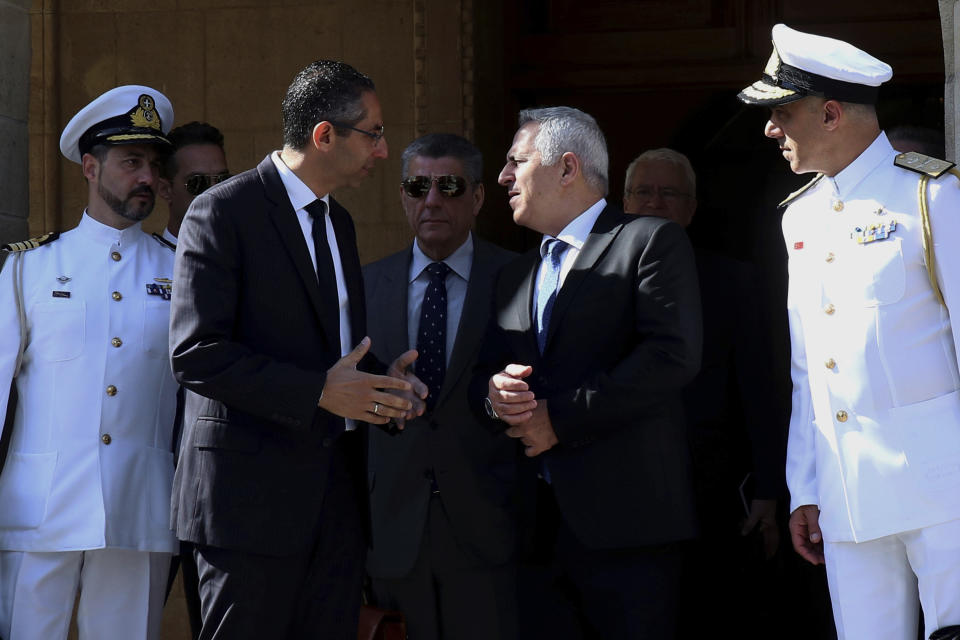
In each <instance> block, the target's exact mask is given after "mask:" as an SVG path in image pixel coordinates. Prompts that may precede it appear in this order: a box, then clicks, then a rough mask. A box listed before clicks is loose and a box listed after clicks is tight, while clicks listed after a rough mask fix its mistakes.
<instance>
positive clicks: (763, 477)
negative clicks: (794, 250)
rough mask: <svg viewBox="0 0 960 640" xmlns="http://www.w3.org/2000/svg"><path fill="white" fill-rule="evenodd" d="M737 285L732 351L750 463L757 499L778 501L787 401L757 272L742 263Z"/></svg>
mask: <svg viewBox="0 0 960 640" xmlns="http://www.w3.org/2000/svg"><path fill="white" fill-rule="evenodd" d="M737 266H738V268H739V269H738V273H737V276H738V278H737V282H735V283H731V285H735V289H734V291H735V296H736V297H735V299H734V300H733V304H734V305H735V306H736V308H735V309H734V310H733V313H735V314H736V318H737V324H736V327H735V330H736V336H735V340H736V343H735V345H734V353H733V367H734V375H735V376H736V386H737V396H738V399H739V401H740V406H741V407H742V409H743V420H744V422H745V427H746V432H747V436H748V438H749V441H750V453H751V460H752V462H753V471H754V474H755V476H756V489H755V492H754V497H756V498H766V499H772V498H773V499H775V498H780V497H782V496H783V495H784V489H785V486H784V475H783V467H784V460H785V457H786V438H787V424H788V414H787V408H786V406H785V405H786V398H784V397H782V396H781V394H780V393H778V389H777V384H776V376H774V375H772V374H771V372H772V371H774V370H775V369H774V364H773V362H772V358H771V353H772V351H773V344H772V343H773V339H772V336H771V335H770V331H768V330H767V325H765V324H764V323H763V322H762V315H761V313H760V312H759V311H758V309H757V304H756V300H758V299H759V298H760V297H761V296H762V293H761V292H760V290H759V286H758V284H757V277H756V272H755V271H754V269H753V268H752V267H751V266H750V265H747V264H741V263H737Z"/></svg>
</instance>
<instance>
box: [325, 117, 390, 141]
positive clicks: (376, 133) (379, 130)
mask: <svg viewBox="0 0 960 640" xmlns="http://www.w3.org/2000/svg"><path fill="white" fill-rule="evenodd" d="M327 122H329V123H330V124H332V125H333V126H334V127H337V128H340V129H350V131H356V132H357V133H362V134H363V135H365V136H367V137H368V138H370V139H371V140H373V144H374V145H376V144H377V143H379V142H380V141H381V140H382V139H383V134H384V131H383V125H382V124H378V125H377V126H375V127H374V128H373V131H364V130H363V129H357V128H356V127H351V126H350V125H348V124H344V123H343V122H338V121H337V120H327Z"/></svg>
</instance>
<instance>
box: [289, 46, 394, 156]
mask: <svg viewBox="0 0 960 640" xmlns="http://www.w3.org/2000/svg"><path fill="white" fill-rule="evenodd" d="M374 90H375V88H374V86H373V80H371V79H370V78H368V77H367V76H365V75H363V74H362V73H360V72H359V71H357V70H356V69H354V68H353V67H351V66H350V65H348V64H345V63H343V62H337V61H336V60H317V61H316V62H314V63H311V64H310V65H308V66H307V68H306V69H304V70H303V71H301V72H300V73H298V74H297V76H296V77H295V78H294V79H293V82H291V83H290V87H289V88H288V89H287V95H285V96H284V97H283V106H282V110H283V144H284V145H285V146H287V147H291V148H293V149H302V148H303V147H304V146H306V144H307V141H308V140H309V139H310V133H311V132H312V131H313V128H314V127H315V126H316V124H317V123H318V122H323V121H324V120H337V121H339V122H342V123H343V124H347V125H354V124H356V123H358V122H360V121H361V120H363V118H364V117H365V116H366V113H365V111H364V109H363V105H362V104H361V102H360V99H361V97H362V96H363V94H364V92H367V91H374ZM334 129H335V130H336V132H337V135H338V136H345V135H349V134H350V133H351V131H350V129H343V128H342V127H334Z"/></svg>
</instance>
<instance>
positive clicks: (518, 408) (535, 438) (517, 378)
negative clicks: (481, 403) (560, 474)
mask: <svg viewBox="0 0 960 640" xmlns="http://www.w3.org/2000/svg"><path fill="white" fill-rule="evenodd" d="M531 373H533V367H531V366H530V365H522V364H508V365H507V366H506V367H504V369H503V371H501V372H500V373H497V374H495V375H494V376H493V377H491V378H490V382H489V383H488V385H487V397H488V398H490V402H491V403H492V404H493V410H494V411H496V412H497V415H499V416H500V419H501V420H503V421H504V422H506V423H507V424H508V425H510V426H509V427H507V430H506V434H507V435H508V436H509V437H511V438H519V439H520V441H521V442H522V443H523V444H524V447H525V448H524V453H526V454H527V455H528V456H530V457H533V456H538V455H540V454H541V453H543V452H544V451H547V450H549V449H550V448H552V447H553V446H554V445H555V444H557V442H558V440H557V435H556V433H554V431H553V424H551V422H550V413H549V412H548V411H547V401H546V400H539V401H538V400H537V399H536V398H535V397H534V394H533V392H532V391H530V386H529V385H528V384H527V383H526V381H525V380H524V378H526V377H527V376H529V375H530V374H531Z"/></svg>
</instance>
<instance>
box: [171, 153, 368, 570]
mask: <svg viewBox="0 0 960 640" xmlns="http://www.w3.org/2000/svg"><path fill="white" fill-rule="evenodd" d="M330 215H331V219H332V220H333V222H334V226H335V228H336V235H337V242H338V245H339V249H340V258H341V261H342V263H343V270H344V275H345V278H346V284H347V289H348V293H349V299H350V311H351V313H350V317H351V330H352V335H353V337H354V338H355V340H356V341H357V342H359V340H360V339H361V338H362V337H363V336H364V335H365V324H366V322H365V315H366V311H365V307H364V295H363V280H362V277H361V273H360V261H359V258H358V256H357V249H356V236H355V232H354V228H353V222H352V221H351V219H350V216H349V214H348V213H347V212H346V210H345V209H343V207H341V206H340V205H339V204H337V203H336V201H334V200H333V199H332V198H331V199H330ZM174 282H175V285H174V287H173V289H174V291H173V300H172V307H171V319H170V350H171V358H172V363H173V370H174V374H175V375H176V378H177V380H178V381H179V382H180V383H181V384H182V385H183V386H184V387H185V388H186V389H187V393H186V407H185V416H184V435H183V444H182V447H181V450H180V460H179V464H178V466H177V470H176V474H175V475H174V486H173V498H172V525H173V526H174V528H175V530H176V533H177V536H178V537H179V538H180V539H182V540H187V541H190V542H194V543H197V544H203V545H211V546H216V547H222V548H226V549H232V550H238V551H248V552H256V553H262V554H277V555H282V554H285V553H295V552H303V551H304V550H306V549H307V548H308V546H309V545H310V543H311V540H312V536H313V532H314V530H315V528H316V525H317V522H318V518H319V514H320V507H321V505H322V503H323V497H324V490H325V487H326V483H327V476H328V473H327V472H328V466H329V462H330V459H331V454H332V452H333V445H334V442H335V439H336V438H337V436H338V435H340V434H341V433H342V432H343V430H344V421H343V419H342V418H340V417H338V416H335V415H333V414H330V413H328V412H326V411H324V410H322V409H319V408H318V407H317V400H318V399H319V397H320V393H321V391H322V389H323V386H324V382H325V380H326V370H327V369H329V368H330V367H331V366H332V365H333V364H334V363H335V362H336V361H337V360H338V359H339V358H340V336H339V329H338V316H339V311H338V305H337V304H336V302H335V301H329V300H323V299H321V296H320V289H319V286H318V284H317V278H316V272H315V270H314V268H313V264H312V263H311V261H310V255H309V252H308V249H307V245H306V241H305V239H304V235H303V232H302V231H301V229H300V226H299V224H298V222H297V217H296V213H295V212H294V210H293V207H292V205H291V204H290V201H289V199H288V198H287V194H286V190H285V189H284V187H283V183H282V182H281V180H280V175H279V174H278V173H277V170H276V167H275V166H274V165H273V162H272V161H271V160H270V158H269V156H268V157H267V158H265V159H264V160H263V161H262V162H261V163H260V165H259V166H258V167H256V168H255V169H251V170H250V171H246V172H244V173H242V174H240V175H238V176H237V177H235V178H233V179H232V180H229V181H227V182H224V183H222V184H220V185H217V186H216V187H214V188H212V189H210V190H208V191H206V192H204V193H203V194H202V195H201V196H199V197H198V198H197V199H196V200H194V202H193V204H192V205H191V207H190V210H189V211H188V213H187V216H186V219H185V220H184V222H183V226H182V227H181V230H180V236H179V242H178V246H177V260H176V265H175V268H174ZM358 454H359V455H358V457H357V458H356V459H355V460H354V461H353V463H352V470H353V471H354V473H355V475H356V482H357V486H358V488H360V487H362V486H363V480H364V478H363V460H362V455H363V452H362V449H361V448H358ZM358 495H360V496H364V495H365V492H363V491H360V492H359V493H358ZM361 508H362V510H361V513H364V514H366V513H367V510H366V505H365V504H364V505H362V507H361ZM357 535H361V536H362V535H365V534H364V532H357Z"/></svg>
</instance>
